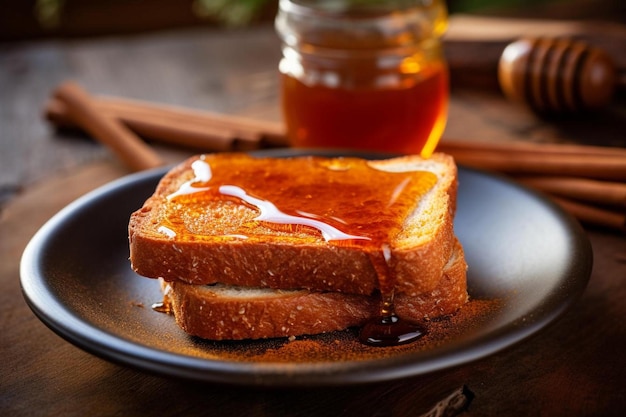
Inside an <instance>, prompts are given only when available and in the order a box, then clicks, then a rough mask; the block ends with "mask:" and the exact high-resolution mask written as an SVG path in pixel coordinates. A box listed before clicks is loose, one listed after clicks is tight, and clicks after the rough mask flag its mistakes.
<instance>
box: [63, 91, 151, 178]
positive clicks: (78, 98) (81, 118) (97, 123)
mask: <svg viewBox="0 0 626 417" xmlns="http://www.w3.org/2000/svg"><path fill="white" fill-rule="evenodd" d="M54 96H55V97H56V98H57V99H58V100H59V102H61V103H63V105H64V107H65V111H66V114H67V117H68V119H71V120H72V121H73V122H74V124H76V125H78V126H80V127H81V128H82V129H84V130H85V131H87V132H88V133H90V134H91V135H92V136H93V137H94V138H96V139H97V140H99V141H100V142H102V143H103V144H105V145H106V146H108V147H109V148H110V149H111V150H112V151H113V152H114V153H115V154H116V155H117V156H118V157H119V158H120V159H121V160H122V161H123V162H124V163H125V164H126V165H127V166H128V167H129V168H131V169H132V170H134V171H141V170H145V169H150V168H155V167H158V166H160V165H162V164H163V161H162V160H161V158H159V156H158V155H157V154H156V153H155V152H154V151H153V150H152V149H151V148H150V147H148V146H147V145H146V144H145V143H144V142H143V141H142V140H141V139H140V138H139V137H138V136H136V135H135V134H134V133H133V132H132V131H130V130H129V129H128V128H127V127H126V126H124V125H123V124H121V123H120V122H119V121H118V120H117V119H116V118H114V117H110V116H107V115H104V114H102V113H100V111H99V110H98V109H97V108H96V106H95V105H94V102H93V98H92V97H91V96H90V95H89V94H88V93H87V92H86V91H85V90H84V89H82V88H81V87H80V86H79V85H77V84H75V83H72V82H67V83H64V84H62V85H60V86H59V87H58V88H57V89H56V90H55V92H54Z"/></svg>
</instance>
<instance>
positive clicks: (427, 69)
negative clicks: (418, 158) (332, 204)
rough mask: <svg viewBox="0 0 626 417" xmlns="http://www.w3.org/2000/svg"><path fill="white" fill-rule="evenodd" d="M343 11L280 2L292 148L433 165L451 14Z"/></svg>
mask: <svg viewBox="0 0 626 417" xmlns="http://www.w3.org/2000/svg"><path fill="white" fill-rule="evenodd" d="M339 3H342V4H344V5H345V7H344V8H340V9H332V10H328V9H325V8H323V6H320V5H319V4H318V2H312V1H306V0H304V1H282V2H281V11H280V12H279V14H278V16H277V20H276V27H277V30H278V33H279V34H280V35H281V38H282V39H283V58H282V60H281V62H280V65H279V70H280V73H281V101H282V107H283V115H284V119H285V122H286V125H287V133H288V137H289V140H290V141H291V144H292V145H294V146H297V147H309V148H340V149H358V150H372V151H386V152H401V153H415V154H421V155H422V156H423V157H428V156H430V154H431V153H432V152H433V151H434V149H435V147H436V145H437V143H438V141H439V139H440V137H441V135H442V133H443V130H444V128H445V124H446V118H447V110H448V95H449V87H448V70H447V66H446V64H445V61H444V58H443V53H442V50H441V45H440V42H439V37H440V36H441V34H442V33H443V32H444V30H445V26H446V22H447V15H446V12H445V7H444V6H443V5H442V4H441V3H440V2H439V1H428V2H427V1H419V0H416V1H395V2H394V1H391V2H370V3H364V4H367V5H369V7H365V6H362V5H361V6H359V7H356V6H354V4H355V2H349V1H346V2H339ZM357 3H358V2H357ZM383 5H384V6H383Z"/></svg>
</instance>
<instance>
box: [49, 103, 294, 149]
mask: <svg viewBox="0 0 626 417" xmlns="http://www.w3.org/2000/svg"><path fill="white" fill-rule="evenodd" d="M94 106H95V107H96V108H97V109H98V111H99V112H100V113H101V114H104V115H107V116H108V117H112V118H116V119H118V120H120V121H121V122H122V123H124V124H125V125H126V126H127V127H128V128H130V129H132V130H133V131H134V132H136V133H137V134H139V135H141V136H142V137H145V138H149V139H153V140H158V141H161V142H166V143H169V144H174V145H178V146H186V147H190V148H195V149H200V150H212V151H228V150H253V149H259V148H264V147H276V146H286V145H287V141H286V139H285V132H284V128H283V126H282V124H281V123H275V122H266V121H259V120H253V119H249V118H246V117H241V116H230V115H223V114H216V113H211V112H206V111H197V110H191V109H183V108H179V107H175V106H165V105H158V104H152V103H147V102H143V101H137V100H127V99H118V98H100V97H99V98H95V101H94ZM44 114H45V117H46V118H47V119H48V120H50V121H51V122H52V123H54V124H56V125H58V126H63V127H74V125H75V122H74V121H73V120H72V118H71V116H70V115H69V114H68V113H67V109H66V108H65V107H64V103H62V102H59V101H58V100H55V99H54V98H53V99H51V100H49V101H48V103H46V106H45V108H44Z"/></svg>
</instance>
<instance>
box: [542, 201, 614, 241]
mask: <svg viewBox="0 0 626 417" xmlns="http://www.w3.org/2000/svg"><path fill="white" fill-rule="evenodd" d="M552 199H553V201H554V202H555V203H557V204H558V205H559V206H561V208H563V209H564V210H565V211H567V212H568V213H570V214H571V215H572V216H574V217H576V218H577V219H578V220H580V221H581V222H583V223H587V224H591V225H595V226H601V227H606V228H610V229H613V230H619V231H622V232H625V231H626V214H624V213H623V212H622V213H619V212H614V211H611V210H606V209H603V208H599V207H595V206H590V205H587V204H583V203H579V202H574V201H571V200H568V199H564V198H560V197H553V198H552Z"/></svg>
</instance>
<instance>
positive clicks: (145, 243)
mask: <svg viewBox="0 0 626 417" xmlns="http://www.w3.org/2000/svg"><path fill="white" fill-rule="evenodd" d="M196 159H198V157H193V158H190V159H188V160H187V161H185V162H184V163H182V164H180V165H178V166H177V167H175V168H173V169H172V170H171V171H170V172H169V173H167V174H166V175H165V176H164V177H163V179H162V180H161V181H160V183H159V185H158V187H157V189H156V191H155V193H154V195H153V196H151V197H150V198H149V199H148V200H147V201H146V202H145V204H144V206H143V207H142V208H141V209H139V210H137V211H136V212H135V213H133V214H132V216H131V219H130V222H129V244H130V260H131V265H132V268H133V270H135V272H137V273H138V274H140V275H143V276H146V277H150V278H163V279H164V280H166V281H170V282H175V281H180V282H184V283H188V284H192V285H205V284H214V283H218V282H219V283H224V284H229V285H241V286H259V287H269V288H280V289H307V290H315V291H332V292H342V293H348V294H361V295H370V294H373V293H374V292H375V291H376V289H377V288H378V276H377V274H376V271H375V270H374V267H373V265H372V262H371V260H370V257H369V255H368V254H367V253H364V252H362V251H361V250H358V249H356V248H354V247H342V246H339V245H333V244H329V243H327V242H325V241H324V240H323V239H311V238H307V239H301V238H290V237H286V236H278V237H270V236H267V237H265V236H264V237H262V238H255V237H251V238H249V239H246V240H236V239H227V238H213V239H199V240H197V241H194V242H172V241H171V240H169V239H168V238H166V237H165V236H163V234H161V233H158V232H157V231H156V227H157V226H158V224H159V223H160V220H161V219H162V217H163V215H164V214H163V212H162V211H163V209H162V208H163V206H164V201H165V200H164V199H165V198H166V196H167V195H168V194H170V193H172V192H174V191H175V190H176V189H177V188H178V187H179V186H180V184H181V183H182V182H184V181H187V180H189V179H190V178H192V177H193V174H192V172H191V168H190V167H191V164H192V163H193V161H195V160H196ZM372 164H374V165H375V166H376V167H378V168H382V169H390V170H397V169H400V170H401V169H402V168H403V167H405V166H409V167H410V166H418V167H419V166H420V164H425V166H426V165H427V166H430V167H435V168H436V169H437V170H440V171H441V172H442V173H443V174H441V175H439V180H438V183H437V185H436V187H435V188H434V189H433V190H431V191H430V192H429V193H430V194H431V195H429V199H432V204H431V205H432V210H433V211H434V213H431V212H430V211H429V212H428V213H427V215H425V216H423V219H421V220H420V219H417V220H416V221H415V222H413V220H411V222H410V223H409V224H406V225H405V228H404V229H403V231H402V232H401V233H400V234H399V238H398V239H397V240H396V241H394V242H391V249H392V251H391V259H390V262H389V265H391V267H392V268H393V271H394V273H395V276H396V292H397V293H398V294H407V295H408V296H417V295H418V294H421V293H424V292H426V291H432V290H434V289H435V288H436V286H437V284H438V282H439V280H440V278H441V271H442V269H443V267H444V265H445V264H446V262H447V261H448V259H449V258H450V255H451V253H452V249H453V242H454V239H453V237H454V231H453V216H454V210H455V206H456V187H457V185H456V181H457V171H456V166H455V164H454V161H453V160H452V158H451V157H449V156H447V155H444V154H439V153H436V154H434V155H433V156H432V157H431V158H430V159H429V160H423V159H421V158H420V157H418V156H406V157H399V158H393V159H389V160H384V161H374V162H372ZM430 201H431V200H429V202H430ZM420 204H422V203H421V202H420ZM430 209H431V207H430V206H429V207H428V210H430ZM416 217H417V216H416ZM414 223H415V224H414ZM173 243H174V244H173Z"/></svg>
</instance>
